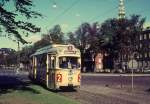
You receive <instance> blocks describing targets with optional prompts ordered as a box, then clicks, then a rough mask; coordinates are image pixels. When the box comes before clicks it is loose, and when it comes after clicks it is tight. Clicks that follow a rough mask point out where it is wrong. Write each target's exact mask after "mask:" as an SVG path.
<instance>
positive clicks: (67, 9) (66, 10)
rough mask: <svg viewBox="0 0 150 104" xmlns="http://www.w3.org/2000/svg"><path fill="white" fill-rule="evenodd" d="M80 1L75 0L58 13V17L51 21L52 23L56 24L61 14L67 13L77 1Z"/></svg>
mask: <svg viewBox="0 0 150 104" xmlns="http://www.w3.org/2000/svg"><path fill="white" fill-rule="evenodd" d="M79 1H80V0H75V1H74V2H73V3H72V4H71V5H70V6H69V7H68V8H66V9H65V10H64V11H63V12H61V13H60V14H59V15H57V16H56V18H55V19H54V20H53V21H52V22H51V24H54V23H55V22H56V21H57V20H58V19H59V18H60V17H61V16H63V15H64V14H65V13H67V12H68V11H69V10H71V9H72V8H73V7H74V6H75V5H76V4H77V3H79Z"/></svg>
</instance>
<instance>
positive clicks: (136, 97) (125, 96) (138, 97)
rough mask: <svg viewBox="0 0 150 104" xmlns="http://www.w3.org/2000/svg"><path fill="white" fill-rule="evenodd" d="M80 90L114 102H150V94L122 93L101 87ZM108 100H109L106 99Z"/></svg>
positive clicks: (87, 87)
mask: <svg viewBox="0 0 150 104" xmlns="http://www.w3.org/2000/svg"><path fill="white" fill-rule="evenodd" d="M81 90H83V91H87V92H91V93H95V94H100V95H105V96H108V97H113V98H114V100H117V99H121V100H124V101H129V102H131V103H133V102H134V103H137V104H149V102H150V97H149V95H150V93H137V92H136V91H133V92H131V91H128V92H127V91H124V90H120V89H112V88H109V87H102V86H99V87H97V86H94V85H91V86H81ZM108 100H109V99H108Z"/></svg>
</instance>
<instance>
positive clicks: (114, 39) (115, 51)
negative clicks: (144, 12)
mask: <svg viewBox="0 0 150 104" xmlns="http://www.w3.org/2000/svg"><path fill="white" fill-rule="evenodd" d="M144 22H145V18H140V16H139V15H133V16H131V18H125V19H109V20H106V21H105V22H104V23H103V24H102V27H101V32H102V34H103V35H105V36H106V37H107V38H108V40H109V41H108V43H107V44H105V47H104V49H105V50H107V52H108V53H109V54H110V55H112V56H113V57H112V58H113V59H115V60H118V61H119V62H120V63H122V61H128V60H129V57H130V56H131V55H132V54H133V52H136V51H137V49H136V46H135V45H136V44H137V43H138V40H139V39H138V36H139V34H140V33H141V31H142V29H143V24H144ZM107 38H106V39H107Z"/></svg>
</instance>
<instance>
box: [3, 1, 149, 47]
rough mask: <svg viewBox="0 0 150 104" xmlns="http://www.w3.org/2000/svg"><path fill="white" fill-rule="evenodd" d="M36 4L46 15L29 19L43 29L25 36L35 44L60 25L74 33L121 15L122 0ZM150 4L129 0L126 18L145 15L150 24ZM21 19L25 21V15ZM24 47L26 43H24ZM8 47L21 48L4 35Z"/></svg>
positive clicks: (36, 8) (37, 9) (65, 31)
mask: <svg viewBox="0 0 150 104" xmlns="http://www.w3.org/2000/svg"><path fill="white" fill-rule="evenodd" d="M33 4H34V5H35V7H33V8H32V9H33V10H35V11H38V12H40V13H41V14H42V15H43V18H37V19H30V20H28V21H29V22H32V23H33V24H35V25H37V26H39V27H41V32H39V33H36V34H33V33H29V36H28V37H24V38H25V39H26V40H27V41H29V42H32V43H34V42H36V41H37V40H40V38H41V34H43V33H46V32H47V31H48V30H49V29H51V28H52V27H54V26H55V25H56V24H59V25H60V26H61V28H62V31H63V32H64V33H67V32H70V31H71V32H74V31H75V30H76V29H77V28H78V27H79V26H80V25H81V23H83V22H89V23H94V22H99V23H103V22H104V21H105V20H107V19H109V18H117V17H118V5H119V0H33ZM54 4H56V7H54ZM149 4H150V0H125V11H126V17H129V16H130V15H132V14H138V15H141V16H142V17H145V18H146V23H145V26H150V6H149ZM9 7H10V6H9V5H8V8H9ZM9 9H11V8H9ZM20 19H21V20H24V18H22V17H20ZM20 46H21V47H24V46H26V45H22V44H20ZM4 47H5V48H13V49H15V50H17V43H16V42H13V41H11V40H9V39H8V38H4V37H0V48H4Z"/></svg>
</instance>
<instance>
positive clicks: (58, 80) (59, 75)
mask: <svg viewBox="0 0 150 104" xmlns="http://www.w3.org/2000/svg"><path fill="white" fill-rule="evenodd" d="M56 79H57V82H62V74H57V77H56Z"/></svg>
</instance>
